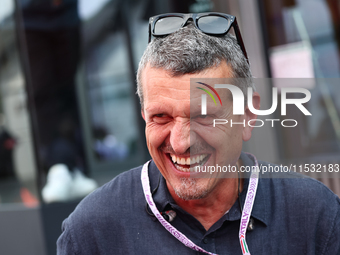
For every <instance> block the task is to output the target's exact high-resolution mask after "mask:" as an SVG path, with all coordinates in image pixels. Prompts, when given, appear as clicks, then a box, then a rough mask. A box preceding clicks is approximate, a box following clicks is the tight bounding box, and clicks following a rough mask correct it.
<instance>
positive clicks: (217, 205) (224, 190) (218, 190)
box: [167, 176, 243, 230]
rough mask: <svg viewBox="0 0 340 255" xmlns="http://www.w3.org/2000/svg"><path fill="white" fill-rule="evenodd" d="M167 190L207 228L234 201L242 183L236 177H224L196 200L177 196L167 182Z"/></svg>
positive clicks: (178, 203)
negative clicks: (213, 187)
mask: <svg viewBox="0 0 340 255" xmlns="http://www.w3.org/2000/svg"><path fill="white" fill-rule="evenodd" d="M167 186H168V189H169V192H170V194H171V196H172V197H173V198H174V200H175V202H176V203H177V205H179V206H180V207H181V208H182V209H183V210H185V211H186V212H188V213H189V214H191V215H192V216H194V217H195V218H196V219H197V220H198V221H199V222H200V223H201V224H202V225H203V227H204V228H205V229H206V230H208V229H209V228H210V227H211V226H212V225H213V224H214V223H215V222H217V221H218V220H219V219H220V218H221V217H222V216H223V215H224V214H225V213H226V212H227V211H228V210H229V209H230V208H231V207H232V206H233V204H234V203H235V202H236V200H237V198H238V192H239V189H240V191H241V190H242V186H243V183H242V182H240V187H239V179H238V178H237V176H236V178H226V179H224V180H223V182H221V183H220V184H219V185H218V186H217V187H215V189H214V190H213V191H212V192H211V193H209V194H208V195H207V196H206V197H204V198H202V199H196V200H184V199H181V198H180V197H178V196H177V194H176V193H175V191H174V190H173V188H172V187H171V185H169V184H168V183H167Z"/></svg>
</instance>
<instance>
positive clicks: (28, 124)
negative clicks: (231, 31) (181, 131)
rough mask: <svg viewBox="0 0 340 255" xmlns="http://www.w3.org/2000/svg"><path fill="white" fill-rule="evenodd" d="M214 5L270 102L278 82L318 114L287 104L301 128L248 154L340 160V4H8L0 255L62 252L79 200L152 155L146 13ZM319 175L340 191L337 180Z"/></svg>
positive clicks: (52, 0) (0, 41)
mask: <svg viewBox="0 0 340 255" xmlns="http://www.w3.org/2000/svg"><path fill="white" fill-rule="evenodd" d="M207 11H216V12H224V13H229V14H232V15H234V16H236V17H237V19H238V22H239V25H240V29H241V33H242V36H243V39H244V42H245V46H246V49H247V52H248V56H249V59H250V63H251V68H252V72H253V75H254V76H255V77H257V78H259V79H257V81H256V83H257V89H258V91H259V93H260V94H261V97H262V103H261V107H262V109H269V108H270V106H271V98H272V97H271V91H272V87H273V86H275V87H282V86H285V85H283V84H293V85H292V86H294V84H298V85H297V86H299V87H305V88H307V89H309V90H310V91H311V94H312V99H311V100H310V101H309V102H308V103H307V104H306V105H305V106H306V108H307V109H308V110H309V111H311V113H312V114H313V116H312V117H306V116H304V115H303V114H302V113H301V112H300V111H299V110H297V109H296V107H295V108H294V107H288V110H287V116H286V117H285V119H288V118H291V119H296V120H297V121H298V123H299V125H298V126H297V127H296V128H282V127H281V125H277V126H275V128H272V127H271V126H270V125H265V126H264V127H263V128H258V129H256V128H255V129H254V133H253V137H252V139H251V140H250V141H249V142H247V143H245V144H244V150H245V151H249V152H252V153H254V154H255V155H256V156H257V157H258V158H259V159H261V160H265V161H269V162H274V163H278V164H291V163H294V164H297V165H299V164H306V163H308V164H311V163H315V164H324V165H325V164H338V163H340V154H339V151H340V143H339V142H340V120H339V110H340V101H339V100H336V98H337V96H339V95H340V84H339V77H340V64H339V60H340V52H339V49H340V3H339V1H337V0H275V1H272V0H254V1H247V0H124V1H123V0H96V1H93V0H1V7H0V226H1V227H0V254H6V255H11V254H15V255H17V254H32V255H40V254H41V255H44V254H55V253H56V251H55V250H56V245H55V243H56V240H57V238H58V236H59V235H60V233H61V223H62V221H63V219H64V218H66V217H67V216H68V215H69V214H70V213H71V212H72V211H73V210H74V208H75V206H76V205H77V204H78V203H79V201H80V200H81V199H82V198H83V197H84V196H85V195H86V194H88V193H89V192H91V191H92V190H94V189H95V188H97V187H99V186H101V185H103V184H104V183H106V182H108V181H109V180H111V179H112V178H114V177H115V176H116V175H117V174H119V173H121V172H123V171H126V170H128V169H130V168H132V167H135V166H138V165H141V164H143V163H144V162H145V161H146V160H148V159H149V158H150V156H149V154H148V152H147V148H146V145H145V135H144V123H143V120H142V119H141V117H140V106H139V102H138V98H137V96H136V95H135V86H136V82H135V74H136V70H137V66H138V62H139V59H140V57H141V55H142V53H143V51H144V49H145V48H146V46H147V40H148V32H147V31H148V18H149V17H150V16H153V15H156V14H159V13H166V12H182V13H187V12H207ZM269 78H275V79H269ZM315 78H318V79H315ZM292 96H293V97H294V96H296V97H298V96H299V95H292ZM279 102H280V101H279ZM266 118H273V119H280V118H282V117H281V116H280V113H279V111H278V112H276V113H274V114H273V115H272V116H269V117H268V116H267V117H266ZM264 119H265V118H264ZM315 177H317V178H318V179H319V180H321V181H322V182H324V183H325V184H326V185H327V186H328V187H329V188H330V189H332V190H333V191H334V192H335V193H336V194H338V195H340V179H339V178H327V176H325V177H323V176H315Z"/></svg>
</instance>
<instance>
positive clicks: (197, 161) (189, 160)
mask: <svg viewBox="0 0 340 255" xmlns="http://www.w3.org/2000/svg"><path fill="white" fill-rule="evenodd" d="M170 156H171V159H172V162H174V163H177V164H181V165H192V164H200V163H201V162H202V161H203V159H205V157H206V156H207V154H202V155H197V156H193V157H190V158H181V157H177V156H176V155H173V154H170Z"/></svg>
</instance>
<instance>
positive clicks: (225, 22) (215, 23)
mask: <svg viewBox="0 0 340 255" xmlns="http://www.w3.org/2000/svg"><path fill="white" fill-rule="evenodd" d="M230 23H231V22H230V20H229V19H227V18H224V17H219V16H204V17H201V18H200V19H199V20H198V21H197V26H198V27H199V29H201V30H202V31H203V32H205V33H208V34H223V33H225V32H227V31H228V29H229V27H230Z"/></svg>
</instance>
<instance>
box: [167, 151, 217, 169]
mask: <svg viewBox="0 0 340 255" xmlns="http://www.w3.org/2000/svg"><path fill="white" fill-rule="evenodd" d="M168 155H169V156H170V158H171V161H172V163H173V164H174V166H175V167H176V169H177V170H179V171H181V172H196V170H197V166H203V165H204V164H205V163H206V162H207V161H208V159H209V158H210V155H211V154H198V155H193V156H191V157H184V156H179V155H178V156H176V155H175V154H171V153H170V154H168Z"/></svg>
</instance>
